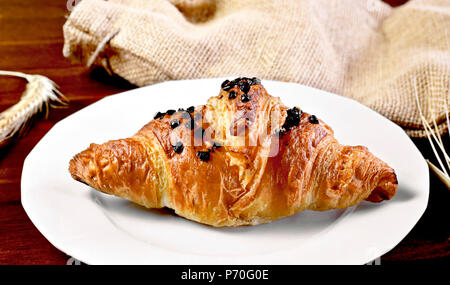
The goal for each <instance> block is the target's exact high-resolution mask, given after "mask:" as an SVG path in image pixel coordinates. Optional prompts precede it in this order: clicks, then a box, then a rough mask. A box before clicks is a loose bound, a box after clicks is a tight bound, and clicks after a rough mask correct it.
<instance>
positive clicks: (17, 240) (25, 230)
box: [0, 0, 450, 264]
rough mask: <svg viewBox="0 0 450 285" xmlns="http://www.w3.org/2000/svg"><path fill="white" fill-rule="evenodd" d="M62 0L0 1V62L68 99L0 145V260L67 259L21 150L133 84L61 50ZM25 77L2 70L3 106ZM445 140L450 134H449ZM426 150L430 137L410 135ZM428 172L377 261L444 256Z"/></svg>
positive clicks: (442, 217) (442, 207)
mask: <svg viewBox="0 0 450 285" xmlns="http://www.w3.org/2000/svg"><path fill="white" fill-rule="evenodd" d="M388 2H391V3H393V4H395V5H400V4H402V3H403V2H405V1H402V0H399V1H393V0H391V1H388ZM67 13H68V11H67V9H66V1H65V0H40V1H37V0H34V1H33V0H1V1H0V69H1V70H16V71H22V72H25V73H37V74H42V75H45V76H48V77H49V78H51V79H52V80H54V81H55V82H56V83H58V85H59V86H60V87H61V88H60V90H61V91H62V92H63V93H64V94H65V95H66V96H67V97H68V98H69V99H70V106H69V108H67V109H57V110H56V109H55V110H51V112H50V114H49V116H48V118H47V119H45V118H42V119H40V120H38V121H37V122H36V123H35V124H34V125H33V126H32V128H31V130H30V132H29V133H28V134H27V135H26V136H25V137H23V138H20V139H19V140H17V141H16V142H15V143H13V144H11V145H10V146H8V147H6V148H2V149H0V264H66V263H67V260H68V258H69V257H68V256H67V255H66V254H64V253H63V252H61V251H59V250H58V249H56V248H55V247H53V246H52V245H51V244H50V243H49V242H48V241H47V240H46V239H45V238H44V237H43V236H42V235H41V234H40V233H39V231H38V230H37V229H36V228H35V227H34V225H33V224H32V223H31V221H30V220H29V218H28V217H27V215H26V213H25V211H24V209H23V208H22V205H21V202H20V177H21V172H22V166H23V162H24V159H25V157H26V156H27V155H28V153H29V152H30V151H31V150H32V148H33V147H34V146H35V144H36V143H37V142H38V141H39V140H40V139H41V138H42V137H43V136H44V135H45V134H46V133H47V132H48V131H49V130H50V128H52V126H53V125H55V123H57V122H58V121H59V120H61V119H63V118H65V117H66V116H68V115H70V114H72V113H73V112H76V111H77V110H80V109H81V108H83V107H86V106H88V105H89V104H91V103H93V102H95V101H97V100H99V99H101V98H103V97H104V96H108V95H110V94H114V93H117V92H120V91H123V90H127V89H130V88H133V86H131V85H129V84H127V83H126V82H123V81H121V80H118V79H115V78H110V77H108V76H107V75H106V74H105V73H104V72H103V71H102V70H100V69H96V70H93V71H87V70H86V68H85V67H84V66H81V65H78V64H72V63H71V62H70V61H69V60H67V59H65V58H64V57H63V56H62V46H63V37H62V25H63V24H64V21H65V15H67ZM23 88H24V82H23V81H21V80H19V79H14V78H6V77H0V112H1V111H4V110H5V109H6V108H8V107H9V106H11V105H12V104H14V103H16V102H17V101H18V99H19V97H20V95H21V93H22V91H23ZM446 142H447V143H448V140H447V141H446ZM415 143H416V145H417V146H418V147H419V149H420V150H421V151H422V152H423V154H424V156H425V157H427V158H432V153H431V150H430V147H429V145H428V142H427V141H425V140H415ZM430 177H431V189H430V201H429V205H428V208H427V210H426V212H425V214H424V215H423V217H422V218H421V220H420V221H419V222H418V224H417V225H416V226H415V227H414V229H413V230H412V231H411V232H410V233H409V234H408V236H407V237H406V238H405V239H404V240H403V241H402V242H401V243H400V244H399V245H398V246H396V247H395V248H394V249H393V250H391V251H390V252H389V253H387V254H385V255H384V256H382V257H381V263H382V264H393V263H408V264H411V263H415V262H430V261H431V262H448V260H449V252H450V242H449V230H448V203H449V193H450V192H449V191H448V190H446V188H445V187H444V186H443V184H442V183H441V182H440V181H439V180H438V179H436V178H435V176H434V175H433V174H430Z"/></svg>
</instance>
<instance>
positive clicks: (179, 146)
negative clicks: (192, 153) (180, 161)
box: [172, 142, 184, 153]
mask: <svg viewBox="0 0 450 285" xmlns="http://www.w3.org/2000/svg"><path fill="white" fill-rule="evenodd" d="M172 147H173V151H174V152H176V153H180V152H182V151H183V149H184V146H183V143H182V142H177V143H176V144H175V145H172Z"/></svg>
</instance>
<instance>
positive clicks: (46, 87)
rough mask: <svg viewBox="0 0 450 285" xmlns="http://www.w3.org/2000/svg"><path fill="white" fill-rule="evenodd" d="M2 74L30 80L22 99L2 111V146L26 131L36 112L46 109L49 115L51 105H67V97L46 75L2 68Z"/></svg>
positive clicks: (0, 141)
mask: <svg viewBox="0 0 450 285" xmlns="http://www.w3.org/2000/svg"><path fill="white" fill-rule="evenodd" d="M0 75H4V76H15V77H21V78H24V79H25V80H27V81H28V83H27V85H26V87H25V91H24V93H23V94H22V96H21V98H20V101H19V102H18V103H17V104H15V105H13V106H11V107H10V108H8V109H7V110H5V111H4V112H2V113H0V146H3V145H5V144H7V143H8V142H9V141H10V140H11V139H12V138H13V137H14V136H15V135H16V134H17V135H22V134H23V133H25V131H26V129H27V127H28V126H29V122H30V119H31V118H32V117H33V115H34V114H36V113H38V112H41V111H44V112H45V117H47V115H48V109H49V107H60V106H65V105H67V102H68V100H67V98H66V97H64V95H63V94H62V93H61V92H59V91H58V89H57V86H56V84H55V83H54V82H53V81H51V80H50V79H48V78H47V77H45V76H42V75H31V74H25V73H22V72H14V71H2V70H0ZM54 103H56V104H54Z"/></svg>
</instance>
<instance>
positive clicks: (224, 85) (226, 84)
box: [220, 80, 233, 91]
mask: <svg viewBox="0 0 450 285" xmlns="http://www.w3.org/2000/svg"><path fill="white" fill-rule="evenodd" d="M220 87H221V88H222V89H223V90H224V91H228V90H230V89H231V88H233V86H231V85H230V81H229V80H225V81H224V82H222V85H221V86H220Z"/></svg>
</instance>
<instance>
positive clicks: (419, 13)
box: [63, 0, 450, 136]
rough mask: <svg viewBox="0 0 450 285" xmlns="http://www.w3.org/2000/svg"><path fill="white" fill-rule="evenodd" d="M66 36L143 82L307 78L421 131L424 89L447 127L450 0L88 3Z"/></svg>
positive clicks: (81, 52) (68, 43)
mask: <svg viewBox="0 0 450 285" xmlns="http://www.w3.org/2000/svg"><path fill="white" fill-rule="evenodd" d="M64 37H65V45H64V51H63V52H64V55H65V56H66V57H70V58H73V59H75V60H78V61H81V62H84V63H87V62H88V61H89V58H91V57H92V59H95V60H94V65H102V66H104V67H105V68H106V69H107V70H109V71H110V72H112V73H115V74H118V75H119V76H121V77H123V78H125V79H127V80H128V81H130V82H132V83H134V84H136V85H139V86H143V85H148V84H153V83H156V82H160V81H165V80H175V79H186V78H205V77H219V76H248V77H253V76H257V77H260V78H262V79H273V80H280V81H291V82H298V83H301V84H305V85H309V86H313V87H316V88H320V89H324V90H327V91H331V92H334V93H337V94H340V95H343V96H348V97H351V98H354V99H356V100H358V101H360V102H361V103H363V104H365V105H367V106H369V107H370V108H372V109H374V110H376V111H378V112H380V113H381V114H383V115H384V116H386V117H388V118H390V119H391V120H393V121H394V122H396V123H397V124H399V125H400V126H402V127H403V128H404V129H405V130H406V131H407V132H408V134H409V135H411V136H423V135H424V132H423V128H422V124H421V121H420V117H419V113H418V109H417V104H416V99H415V98H416V97H415V92H416V91H417V94H418V96H419V98H420V104H421V106H422V109H423V112H424V116H425V117H426V118H427V120H428V121H430V122H431V119H432V116H433V115H434V117H435V118H436V120H437V122H438V125H439V129H440V132H441V133H443V132H445V125H446V124H445V114H446V111H445V106H446V105H445V101H447V102H446V103H447V105H448V106H449V109H450V98H449V97H450V95H449V86H450V78H449V77H450V1H449V0H417V1H410V2H409V3H408V4H406V5H404V6H402V7H399V8H395V9H392V8H391V7H389V6H387V5H386V4H384V3H382V2H381V1H378V0H310V1H307V0H295V1H294V0H271V1H261V0H245V1H244V0H239V1H238V0H217V1H213V0H172V1H167V0H165V1H164V0H152V1H149V0H110V1H102V0H82V1H81V2H80V3H79V4H78V5H77V6H76V7H75V9H74V10H73V11H72V13H71V15H70V17H69V18H68V20H67V22H66V24H65V25H64ZM110 38H111V40H110V41H108V39H110ZM105 39H106V40H105ZM102 41H103V43H102ZM99 45H100V46H99ZM96 50H97V53H98V54H96V55H94V56H92V55H93V54H94V52H95V51H96ZM269 92H270V90H269ZM211 95H214V94H211ZM274 95H279V94H274ZM337 112H339V110H337ZM367 127H370V126H367Z"/></svg>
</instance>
